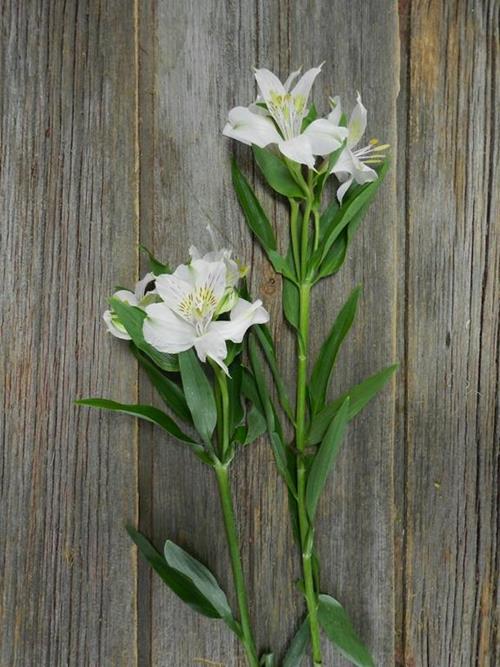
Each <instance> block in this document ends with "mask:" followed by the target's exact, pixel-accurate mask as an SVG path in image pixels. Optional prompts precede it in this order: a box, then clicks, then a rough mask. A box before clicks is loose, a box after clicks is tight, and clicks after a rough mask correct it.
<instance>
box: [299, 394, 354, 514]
mask: <svg viewBox="0 0 500 667" xmlns="http://www.w3.org/2000/svg"><path fill="white" fill-rule="evenodd" d="M348 419H349V397H348V398H346V399H345V401H344V402H343V404H342V406H341V407H340V409H339V411H338V412H337V414H336V415H335V417H334V418H333V420H332V423H331V424H330V426H329V427H328V430H327V432H326V434H325V437H324V439H323V442H322V443H321V445H320V447H319V449H318V451H317V453H316V455H315V457H314V459H313V462H312V465H311V469H310V471H309V474H308V476H307V487H306V509H307V514H308V515H309V518H310V520H311V522H312V521H313V520H314V515H315V513H316V507H317V506H318V500H319V498H320V496H321V492H322V491H323V489H324V487H325V484H326V480H327V479H328V475H329V474H330V470H331V469H332V466H333V462H334V461H335V457H336V456H337V454H338V451H339V449H340V445H341V443H342V438H343V437H344V432H345V428H346V425H347V421H348Z"/></svg>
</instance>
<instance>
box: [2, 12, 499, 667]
mask: <svg viewBox="0 0 500 667" xmlns="http://www.w3.org/2000/svg"><path fill="white" fill-rule="evenodd" d="M498 25H499V5H498V4H497V2H495V0H483V1H479V0H477V1H467V0H449V1H447V2H445V1H443V0H426V1H425V2H423V1H422V0H413V1H412V2H410V1H409V0H407V1H401V2H400V4H399V7H398V6H397V5H396V3H395V2H393V1H392V0H371V1H370V2H366V1H364V0H350V1H349V2H348V1H347V0H301V1H295V2H294V1H292V0H280V1H276V2H264V1H263V0H240V1H237V0H231V1H229V0H228V1H227V2H224V1H217V0H207V1H205V2H195V1H194V0H149V1H146V0H144V1H142V0H135V1H132V0H100V1H99V0H86V1H85V0H81V1H77V0H65V1H64V2H63V1H62V0H60V1H57V0H52V1H50V0H23V1H19V0H10V1H9V0H3V2H2V3H1V42H2V44H1V47H2V48H1V64H0V67H1V72H0V86H1V91H2V96H1V118H0V121H1V206H2V216H1V228H2V232H1V233H2V237H1V248H2V259H3V261H2V309H1V323H2V329H1V342H2V355H1V368H2V375H3V378H4V392H3V410H2V418H1V420H0V424H1V428H2V437H3V439H2V443H3V454H2V460H1V467H0V475H1V484H2V488H1V494H2V505H1V517H2V519H1V522H2V528H1V531H0V542H1V551H0V553H1V560H0V572H1V582H2V593H1V595H2V597H1V608H0V626H1V631H0V632H1V647H0V665H1V667H11V666H16V667H42V666H47V667H49V666H50V667H53V666H55V665H82V666H83V665H89V666H94V667H108V666H115V665H116V666H119V665H120V666H121V665H125V666H132V665H141V666H146V665H154V666H158V667H159V666H163V665H165V666H169V667H185V666H186V665H196V664H200V665H202V664H219V663H220V664H221V665H226V666H228V667H229V666H234V665H243V664H244V662H243V656H242V653H241V650H240V648H239V647H238V646H237V645H236V643H235V641H234V639H233V638H232V636H231V635H230V633H229V632H228V631H227V630H226V629H225V627H224V626H223V625H221V624H218V623H216V622H213V621H209V620H208V619H204V618H200V617H198V616H195V614H194V613H192V612H191V611H190V610H189V609H187V608H186V607H185V606H183V605H182V603H180V602H179V601H178V600H177V599H176V598H175V597H174V596H173V595H172V594H170V593H169V592H168V590H166V589H165V588H164V587H163V586H162V584H161V583H159V581H158V580H157V579H156V578H155V577H153V576H151V573H150V572H149V571H148V569H147V568H146V567H144V566H143V564H142V563H141V562H138V559H137V554H136V553H135V550H134V549H133V548H132V547H131V545H130V542H129V540H128V538H127V536H126V534H125V532H124V530H123V525H124V524H125V522H126V521H132V522H134V523H138V524H140V526H141V527H142V528H143V529H144V531H145V532H146V533H147V534H149V535H151V536H152V537H153V538H154V540H155V541H156V542H157V543H158V544H159V545H161V544H162V542H163V541H164V539H165V538H166V537H167V536H169V537H171V538H173V539H175V540H177V541H179V542H181V543H182V544H183V545H185V546H187V547H188V548H189V549H192V550H193V551H194V552H195V553H196V554H197V555H198V556H199V557H200V558H201V559H203V560H205V561H206V562H207V563H208V564H209V565H210V566H211V567H212V568H213V569H214V570H215V571H216V573H217V575H218V576H219V577H220V579H221V581H222V582H223V584H224V586H225V587H226V589H227V590H230V589H231V586H230V575H229V561H228V556H227V553H226V549H225V544H224V540H223V538H222V524H221V516H220V513H219V508H218V503H217V497H216V492H215V487H214V481H213V480H212V479H211V478H210V476H209V474H208V473H209V471H208V470H207V469H204V468H203V467H202V466H201V464H198V463H197V462H196V461H195V460H193V458H192V457H190V456H189V455H186V454H185V453H184V451H183V450H182V449H180V448H177V447H175V446H174V445H173V444H172V443H171V442H168V439H167V438H165V437H164V436H163V435H162V434H160V433H159V432H158V431H157V430H154V429H153V428H150V427H149V426H147V425H142V424H141V425H137V424H135V423H134V422H133V421H132V420H128V419H127V418H125V417H120V416H109V415H107V414H102V413H98V412H91V411H87V410H84V409H77V408H75V407H74V406H73V404H72V401H73V399H74V398H75V397H80V396H86V395H105V396H112V397H115V398H117V399H119V400H120V399H121V400H124V401H135V400H136V399H138V398H140V400H141V401H144V402H145V401H149V400H153V399H152V397H151V392H150V390H149V388H148V385H147V383H146V382H145V381H144V378H143V377H142V376H141V375H138V372H137V368H136V367H135V365H134V363H133V362H132V360H131V359H130V358H129V357H128V354H127V351H126V350H125V349H124V347H123V346H122V345H120V343H118V342H117V341H114V340H112V339H111V338H110V337H109V336H106V334H105V332H104V328H103V325H102V322H101V312H102V310H103V309H104V308H105V305H106V296H107V295H108V294H109V293H110V292H111V291H112V289H113V286H114V285H116V284H132V283H133V282H134V280H135V279H136V277H137V275H138V271H139V268H144V267H143V266H141V267H140V259H139V256H138V252H137V243H138V241H141V242H143V243H145V244H146V245H148V246H152V247H154V248H155V249H156V250H157V252H158V254H160V255H163V256H164V257H165V258H168V259H169V261H172V262H177V261H181V260H183V259H185V258H186V251H187V248H188V246H189V244H190V243H192V242H196V243H198V244H199V245H201V246H202V247H203V246H204V244H205V247H207V246H208V239H207V238H206V236H205V232H204V228H205V225H206V224H207V222H210V223H211V224H212V226H213V227H214V228H215V230H216V231H217V233H218V235H219V238H220V239H221V240H222V241H224V243H227V244H230V245H231V246H232V247H234V248H235V250H236V251H237V253H238V254H239V255H240V256H242V257H243V258H245V259H246V260H247V261H248V262H251V264H252V268H253V271H252V286H253V289H254V291H255V293H257V292H260V293H262V294H263V296H264V299H265V301H266V305H267V306H268V307H269V309H270V310H271V313H272V317H273V320H272V321H273V330H274V333H275V335H276V337H277V340H278V341H279V347H280V356H281V361H282V363H283V367H284V368H285V369H286V371H287V372H288V373H290V372H291V363H292V359H293V346H292V342H291V339H290V336H289V334H288V332H287V331H286V329H285V328H284V327H283V325H282V323H281V319H280V314H279V293H280V290H279V284H278V283H277V282H276V281H275V278H274V276H273V274H272V272H271V271H270V269H269V267H268V265H267V264H266V262H265V261H264V260H263V258H262V255H261V253H260V252H259V250H258V248H256V247H255V246H253V245H252V243H251V240H250V238H249V235H248V232H247V230H246V228H245V226H244V224H243V221H242V215H241V213H240V211H239V209H238V206H237V204H236V201H235V198H234V196H233V193H232V190H231V185H230V179H229V168H228V164H229V156H230V154H231V153H232V152H233V151H235V152H236V153H237V155H238V158H239V159H240V160H241V161H242V163H243V164H244V165H245V167H246V168H247V169H248V170H251V169H252V167H251V161H250V160H249V156H248V151H247V150H245V149H244V148H243V147H237V146H236V145H235V144H232V143H231V142H229V141H228V140H225V139H224V138H222V137H221V134H220V131H221V127H222V125H223V123H224V120H225V115H226V112H227V110H228V109H229V108H230V107H231V106H233V105H234V104H236V103H241V104H246V103H248V102H250V101H251V100H252V98H253V95H254V83H253V80H252V74H251V66H254V65H259V66H268V67H270V68H271V69H274V70H275V71H278V72H280V73H281V74H282V75H286V74H287V73H288V71H289V70H290V69H292V68H296V67H297V66H299V65H301V64H303V65H305V66H311V65H313V64H317V63H319V62H321V61H323V60H325V61H326V64H325V67H324V70H323V75H322V77H321V81H320V83H318V84H317V86H316V93H315V94H316V98H317V99H318V101H319V100H320V99H321V98H323V99H326V96H327V95H328V94H331V93H332V92H335V93H341V94H343V96H344V97H346V96H348V99H349V100H350V101H351V102H352V101H353V99H354V91H355V90H357V89H358V90H360V91H362V93H363V98H364V101H365V103H366V105H367V107H368V109H369V113H370V115H369V132H370V134H371V135H376V136H378V137H380V138H381V139H383V140H384V141H388V142H389V143H391V144H392V146H393V147H394V151H393V152H394V155H395V156H396V157H397V160H396V164H395V166H394V168H393V169H392V172H391V175H390V177H389V178H388V179H387V181H386V182H385V184H384V186H383V191H382V193H381V195H380V196H379V198H378V201H377V203H376V205H375V206H374V207H373V209H372V210H371V212H370V214H369V217H368V219H367V220H366V222H365V224H364V226H363V228H362V230H361V231H360V233H359V236H358V238H357V240H356V243H355V244H354V247H353V249H352V251H351V256H350V258H349V259H348V261H347V262H346V265H345V268H344V269H343V270H342V272H341V274H340V275H339V276H338V277H337V279H335V280H334V281H330V282H328V283H324V284H323V285H322V287H321V289H320V290H319V291H318V295H317V299H316V304H315V305H316V310H315V318H314V324H313V332H314V343H315V345H316V346H317V345H319V343H320V341H321V340H322V337H323V336H324V335H325V333H326V331H327V328H328V326H329V323H330V322H331V320H332V318H333V317H334V314H335V312H336V310H337V309H338V307H339V306H340V304H341V303H342V300H343V299H344V298H345V297H346V295H347V294H348V292H349V291H350V289H352V287H353V286H354V285H355V284H357V283H359V282H362V283H363V284H364V296H363V300H362V307H361V310H360V315H359V318H358V320H357V323H356V325H355V327H354V330H353V332H352V335H351V336H350V339H349V344H348V345H347V346H346V348H345V349H344V352H343V355H342V359H341V361H340V364H339V369H338V374H337V376H336V384H337V386H336V390H339V389H341V388H343V387H346V386H348V385H349V384H350V383H353V382H356V381H359V380H360V379H362V378H363V377H364V376H366V375H368V374H370V373H371V372H374V371H376V370H378V369H379V368H380V367H382V366H383V365H386V364H388V363H390V362H392V361H393V360H394V359H395V358H398V359H399V360H400V361H401V364H402V366H401V370H400V372H399V374H398V377H397V380H396V382H395V383H394V385H393V386H392V387H390V388H388V389H387V390H386V391H385V392H384V393H383V395H381V396H380V397H379V398H378V399H377V400H376V401H375V402H373V403H372V404H371V405H370V406H369V407H368V408H367V409H366V410H365V412H364V413H363V415H362V416H360V417H359V418H358V419H357V420H356V421H355V423H353V424H352V425H351V427H350V430H349V437H348V444H347V446H345V447H344V450H343V452H342V455H341V457H340V459H339V464H338V467H337V470H336V473H335V475H334V477H333V479H332V480H331V483H330V485H329V490H328V494H327V496H326V497H325V498H324V499H323V500H322V503H321V508H320V516H321V530H320V535H321V538H320V544H319V550H320V553H321V557H322V561H323V564H324V566H323V572H324V585H325V588H326V589H327V590H328V592H330V593H332V594H334V595H335V596H336V597H338V598H339V599H340V600H342V601H343V602H344V604H345V605H346V607H347V609H348V611H349V613H350V614H351V615H352V617H353V618H354V620H355V623H356V625H357V627H358V628H359V630H360V633H361V635H362V637H363V638H364V639H365V640H366V642H367V643H368V644H369V645H370V646H371V647H372V648H373V651H374V653H375V656H376V658H377V664H378V665H379V666H380V667H390V666H394V667H403V666H405V667H420V666H429V667H448V666H449V667H462V666H463V667H466V666H467V667H469V666H472V665H474V666H476V665H477V666H479V667H495V666H496V665H499V664H500V648H499V644H498V626H497V624H498V605H499V590H498V586H497V582H498V574H499V573H498V546H499V545H498V537H499V532H498V515H499V505H498V454H499V450H498V430H497V429H498V410H497V408H498V404H497V400H498V399H497V396H496V391H497V386H498V385H497V378H498V309H499V300H498V281H499V273H498V266H499V243H498V240H499V225H498V222H499V219H498V216H499V194H498V192H499V190H498V180H499V169H498V165H499V150H498V118H497V117H496V113H497V108H498V97H495V96H496V95H497V94H498V93H497V91H498V83H499V74H498V71H499V70H498V37H499V33H498ZM259 188H260V186H259ZM260 191H261V194H262V197H263V199H264V201H265V204H266V206H267V207H268V208H269V210H270V211H271V212H272V213H273V214H274V217H275V219H276V225H277V229H279V230H281V232H280V233H284V229H285V216H284V212H283V211H282V210H281V209H280V208H279V207H278V208H276V206H275V204H273V202H272V200H271V199H270V198H269V196H268V195H267V194H266V193H265V192H264V190H263V189H262V188H260ZM233 474H234V489H235V492H236V494H237V498H238V507H239V519H240V529H241V536H242V541H243V552H244V559H245V563H246V571H247V573H248V581H249V584H250V587H251V590H252V593H251V598H252V615H253V620H254V622H255V625H256V628H257V636H258V643H259V646H260V647H261V648H262V649H263V648H266V647H272V648H273V649H275V650H276V651H277V652H278V653H280V652H281V651H282V650H283V649H284V647H285V645H286V642H287V640H288V638H289V637H290V635H291V633H292V631H293V629H294V626H295V624H296V622H297V619H298V617H299V615H300V613H301V610H302V608H303V604H302V601H301V598H300V595H299V594H298V593H297V591H296V590H295V589H294V586H293V577H294V576H295V575H296V574H298V563H297V559H296V557H295V551H294V547H293V545H292V540H291V536H290V531H289V527H288V523H287V511H286V501H285V494H284V489H283V485H282V484H281V482H280V481H279V480H278V479H277V477H276V472H275V470H274V467H273V462H272V455H271V452H270V449H269V447H268V445H267V444H266V442H265V440H263V441H262V442H260V444H258V445H257V446H254V447H253V448H251V449H250V450H248V451H247V452H245V453H244V454H243V455H242V456H240V457H239V458H238V461H237V463H236V465H235V466H234V473H233ZM203 661H205V662H203ZM208 661H212V662H208ZM345 664H346V663H345V662H344V661H342V660H341V659H340V658H339V657H338V654H336V653H335V652H334V651H333V650H332V649H331V648H330V647H328V646H326V645H325V665H339V666H340V665H345Z"/></svg>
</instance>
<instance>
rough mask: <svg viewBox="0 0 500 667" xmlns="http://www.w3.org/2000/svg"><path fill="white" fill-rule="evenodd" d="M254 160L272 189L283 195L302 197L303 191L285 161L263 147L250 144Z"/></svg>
mask: <svg viewBox="0 0 500 667" xmlns="http://www.w3.org/2000/svg"><path fill="white" fill-rule="evenodd" d="M252 150H253V154H254V156H255V161H256V162H257V164H258V165H259V168H260V170H261V172H262V174H263V175H264V178H265V179H266V181H267V182H268V183H269V185H270V186H271V187H272V189H273V190H276V192H279V194H280V195H284V196H285V197H303V196H304V193H303V192H302V190H301V188H300V187H299V186H298V185H297V183H296V182H295V181H294V179H293V177H292V175H291V174H290V172H289V170H288V167H287V166H286V164H285V162H284V161H283V160H281V159H280V158H279V157H278V156H277V155H274V153H271V152H270V151H269V150H266V149H265V148H259V146H255V145H253V146H252Z"/></svg>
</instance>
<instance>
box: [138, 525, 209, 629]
mask: <svg viewBox="0 0 500 667" xmlns="http://www.w3.org/2000/svg"><path fill="white" fill-rule="evenodd" d="M127 532H128V534H129V535H130V537H131V538H132V540H133V541H134V542H135V544H136V545H137V547H138V549H139V551H140V553H141V555H142V556H143V558H144V559H145V560H146V561H147V562H148V563H149V564H150V565H151V567H152V568H153V570H155V572H156V573H157V574H159V576H160V577H161V579H162V580H163V581H164V583H165V584H166V585H167V586H168V587H169V588H170V589H171V590H172V591H173V592H174V593H175V594H176V595H178V596H179V597H180V599H181V600H182V601H183V602H186V603H187V604H188V605H189V606H190V607H191V608H192V609H194V610H195V611H197V612H198V613H199V614H203V616H208V617H209V618H221V615H220V612H219V610H218V609H216V607H214V606H213V604H212V603H211V602H210V601H209V600H207V598H206V597H205V596H204V595H203V594H202V593H201V592H200V591H199V590H198V589H197V588H196V587H195V586H194V584H193V582H192V581H191V580H190V579H189V578H188V577H186V576H184V575H183V574H182V573H180V572H178V571H177V570H174V569H173V568H171V567H170V566H169V565H168V564H167V561H166V560H165V558H164V557H163V556H162V554H161V553H160V552H159V551H157V550H156V549H155V547H154V546H153V545H152V544H151V542H150V541H149V540H148V539H147V538H146V537H144V535H142V534H141V533H140V532H139V531H137V530H135V528H132V527H131V526H127Z"/></svg>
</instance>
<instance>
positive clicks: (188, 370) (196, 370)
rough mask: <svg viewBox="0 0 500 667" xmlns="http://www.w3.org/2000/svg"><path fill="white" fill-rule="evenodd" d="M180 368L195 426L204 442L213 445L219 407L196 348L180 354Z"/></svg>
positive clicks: (185, 394)
mask: <svg viewBox="0 0 500 667" xmlns="http://www.w3.org/2000/svg"><path fill="white" fill-rule="evenodd" d="M179 368H180V371H181V378H182V386H183V389H184V396H185V397H186V403H187V404H188V406H189V410H190V412H191V416H192V417H193V423H194V425H195V428H196V430H197V431H198V433H199V434H200V436H201V437H202V439H203V440H204V442H205V443H207V444H208V445H211V438H212V434H213V432H214V429H215V425H216V423H217V408H216V405H215V398H214V392H213V389H212V385H211V384H210V382H209V381H208V378H207V376H206V375H205V373H204V372H203V369H202V367H201V364H200V362H199V361H198V357H197V356H196V353H195V352H194V350H192V349H191V350H187V351H186V352H181V353H180V354H179Z"/></svg>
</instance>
